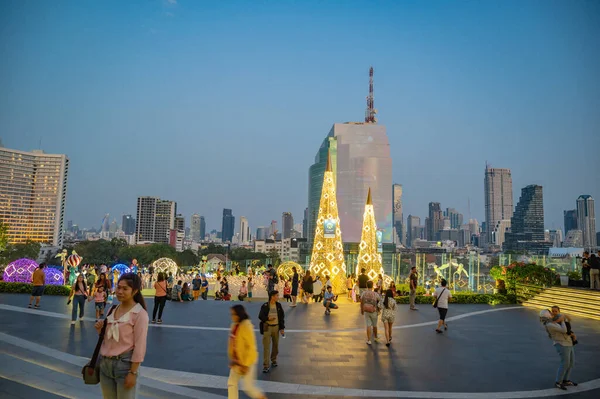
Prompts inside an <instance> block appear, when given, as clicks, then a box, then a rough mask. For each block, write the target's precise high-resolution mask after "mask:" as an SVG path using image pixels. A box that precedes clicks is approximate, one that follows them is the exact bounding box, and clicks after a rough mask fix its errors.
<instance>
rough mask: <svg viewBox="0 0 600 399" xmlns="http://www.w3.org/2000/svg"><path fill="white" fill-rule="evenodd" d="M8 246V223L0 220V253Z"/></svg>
mask: <svg viewBox="0 0 600 399" xmlns="http://www.w3.org/2000/svg"><path fill="white" fill-rule="evenodd" d="M7 246H8V225H7V224H5V223H4V222H2V221H1V220H0V254H1V253H2V252H4V251H5V250H6V247H7Z"/></svg>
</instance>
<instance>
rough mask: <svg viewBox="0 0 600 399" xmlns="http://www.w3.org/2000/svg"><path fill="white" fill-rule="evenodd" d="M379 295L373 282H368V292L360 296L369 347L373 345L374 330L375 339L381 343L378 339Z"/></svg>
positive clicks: (361, 311)
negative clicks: (374, 288) (374, 289)
mask: <svg viewBox="0 0 600 399" xmlns="http://www.w3.org/2000/svg"><path fill="white" fill-rule="evenodd" d="M378 303H379V294H377V293H376V292H375V291H373V282H372V281H370V280H369V281H368V282H367V290H366V291H364V292H361V295H360V314H361V315H364V316H365V324H366V325H367V345H371V329H373V339H374V340H375V342H379V338H377V318H378V316H379V313H378V311H379V306H377V305H378Z"/></svg>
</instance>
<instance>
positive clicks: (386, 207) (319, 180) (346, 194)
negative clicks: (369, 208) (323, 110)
mask: <svg viewBox="0 0 600 399" xmlns="http://www.w3.org/2000/svg"><path fill="white" fill-rule="evenodd" d="M328 152H329V153H330V156H331V166H332V170H333V172H334V177H335V182H336V194H337V195H336V196H337V205H338V211H339V217H340V227H341V230H342V239H343V241H344V242H348V243H358V242H360V240H361V233H362V231H361V230H362V217H363V213H364V201H365V198H366V196H367V191H368V190H369V188H370V189H371V194H372V198H373V205H374V210H375V220H376V222H377V227H378V229H381V230H382V231H383V240H384V242H392V231H393V229H392V219H393V215H392V212H393V210H392V196H391V195H390V187H392V158H391V156H390V145H389V141H388V138H387V134H386V129H385V126H382V125H377V124H375V123H336V124H334V125H333V127H332V128H331V130H330V131H329V134H328V135H327V137H326V138H325V140H323V142H322V144H321V147H320V148H319V150H318V151H317V154H316V156H315V163H314V164H313V165H312V166H311V167H310V168H309V181H308V236H309V240H308V241H309V245H311V244H312V240H313V235H314V232H315V227H316V226H315V223H316V220H317V215H318V213H319V202H320V198H321V190H322V185H323V176H324V173H325V167H326V164H327V153H328Z"/></svg>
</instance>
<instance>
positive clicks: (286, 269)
mask: <svg viewBox="0 0 600 399" xmlns="http://www.w3.org/2000/svg"><path fill="white" fill-rule="evenodd" d="M292 267H295V268H296V272H298V273H300V272H301V271H302V270H303V269H302V266H300V265H299V264H298V263H296V262H283V263H282V264H281V265H279V266H278V267H277V274H278V275H279V276H280V277H282V278H284V279H286V280H291V279H292V277H294V271H293V270H292Z"/></svg>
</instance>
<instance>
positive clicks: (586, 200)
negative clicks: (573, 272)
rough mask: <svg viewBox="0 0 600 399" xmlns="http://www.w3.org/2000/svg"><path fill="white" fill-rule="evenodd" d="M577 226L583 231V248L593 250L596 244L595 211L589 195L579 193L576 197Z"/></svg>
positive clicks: (592, 200)
mask: <svg viewBox="0 0 600 399" xmlns="http://www.w3.org/2000/svg"><path fill="white" fill-rule="evenodd" d="M577 226H578V227H579V230H581V232H582V233H583V248H584V249H587V250H590V251H595V250H596V245H597V244H598V243H597V242H596V212H595V209H594V199H593V198H592V196H591V195H580V196H579V198H577Z"/></svg>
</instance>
